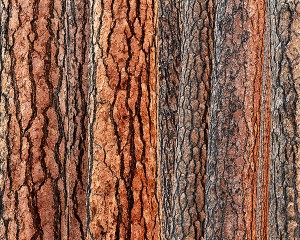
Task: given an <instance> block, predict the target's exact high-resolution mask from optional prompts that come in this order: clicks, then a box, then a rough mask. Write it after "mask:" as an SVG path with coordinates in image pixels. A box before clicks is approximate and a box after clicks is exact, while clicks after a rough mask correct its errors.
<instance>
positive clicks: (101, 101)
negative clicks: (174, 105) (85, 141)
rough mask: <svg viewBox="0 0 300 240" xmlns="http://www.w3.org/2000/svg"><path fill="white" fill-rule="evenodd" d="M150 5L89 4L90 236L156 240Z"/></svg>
mask: <svg viewBox="0 0 300 240" xmlns="http://www.w3.org/2000/svg"><path fill="white" fill-rule="evenodd" d="M155 6H156V5H155V2H153V1H147V0H136V1H120V0H114V1H109V0H105V1H91V41H92V43H91V49H90V51H91V54H90V62H91V69H90V72H91V76H90V83H89V85H90V88H89V89H90V93H89V96H90V98H89V171H88V175H89V177H88V181H89V183H88V187H89V190H88V218H87V221H88V239H159V232H160V218H159V199H160V193H159V189H158V184H157V176H158V167H157V163H156V55H155V49H156V46H155V38H154V31H155V27H156V9H155Z"/></svg>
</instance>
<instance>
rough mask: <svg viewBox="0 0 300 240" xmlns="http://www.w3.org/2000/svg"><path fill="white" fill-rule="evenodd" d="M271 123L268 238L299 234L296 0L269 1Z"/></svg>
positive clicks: (290, 237) (299, 119)
mask: <svg viewBox="0 0 300 240" xmlns="http://www.w3.org/2000/svg"><path fill="white" fill-rule="evenodd" d="M269 5H270V14H271V69H272V74H271V80H272V98H271V101H272V104H271V112H272V125H271V160H270V183H269V204H270V205H269V238H270V239H298V238H300V231H299V225H300V217H299V216H300V214H299V207H300V206H299V195H298V194H299V191H300V188H299V186H300V184H299V182H300V181H299V180H300V173H299V159H300V156H299V121H300V114H299V111H300V109H299V67H300V64H299V63H300V61H299V58H298V55H299V52H300V47H299V34H298V31H299V27H300V23H299V16H300V15H299V14H300V4H299V3H297V2H286V1H269Z"/></svg>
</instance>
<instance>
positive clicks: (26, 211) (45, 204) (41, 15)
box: [0, 0, 88, 239]
mask: <svg viewBox="0 0 300 240" xmlns="http://www.w3.org/2000/svg"><path fill="white" fill-rule="evenodd" d="M68 4H70V2H68V3H67V2H65V1H53V0H47V1H39V0H31V1H10V0H9V1H5V0H4V1H1V113H2V112H3V115H2V114H1V130H0V135H1V138H0V139H1V140H0V142H1V172H2V173H3V178H2V179H1V184H3V188H2V196H1V202H2V208H1V223H0V224H1V227H0V229H1V233H0V234H1V239H2V238H3V239H74V236H76V238H77V239H84V235H85V230H84V221H85V218H86V217H85V213H84V211H83V212H82V211H81V212H79V211H78V209H84V205H85V179H84V178H85V176H84V175H85V174H84V173H85V172H86V164H85V163H84V162H86V153H85V152H86V150H85V145H86V144H85V142H86V140H85V139H86V137H85V127H84V124H85V121H86V113H85V112H86V111H85V108H86V105H85V102H86V96H85V92H86V82H87V71H86V70H87V69H86V67H84V65H86V54H85V50H84V49H85V48H86V46H85V45H86V38H85V37H84V33H83V31H81V30H78V28H84V24H85V22H86V21H87V18H88V17H87V15H85V14H84V11H85V10H84V9H87V6H86V5H85V4H83V3H82V1H81V3H80V4H78V5H77V6H76V7H75V6H74V11H70V8H69V9H67V5H68ZM71 4H72V3H71ZM82 5H84V7H82ZM70 15H72V17H73V18H74V23H75V25H76V26H74V25H72V23H70V22H69V23H68V24H69V25H68V26H69V28H68V30H66V26H67V25H66V24H67V18H68V17H70ZM79 16H82V18H80V17H79ZM2 23H5V25H6V27H5V28H4V29H2V26H3V25H2ZM76 29H77V30H76ZM69 30H70V31H69ZM72 31H74V32H76V33H75V34H74V35H75V36H76V39H74V38H73V36H71V35H72V34H73V33H74V32H72ZM68 36H69V37H68ZM76 41H79V42H78V43H76V44H75V42H76ZM74 48H75V49H76V48H78V49H80V50H77V52H72V49H74ZM82 49H83V50H82ZM4 55H5V56H4ZM68 60H71V61H72V63H73V64H74V65H76V66H75V68H76V69H72V67H69V66H68ZM77 68H78V69H82V70H79V71H80V72H77ZM70 76H71V77H70ZM67 81H70V82H69V83H68V82H67ZM73 99H76V100H73ZM71 135H72V136H71ZM75 139H76V140H75ZM75 149H76V150H75ZM77 149H79V150H77ZM77 151H78V152H79V153H77ZM74 152H76V153H74ZM74 154H75V155H74ZM2 163H3V164H2ZM81 173H83V174H82V176H81ZM79 199H80V200H79ZM79 205H80V206H79ZM70 228H71V230H70Z"/></svg>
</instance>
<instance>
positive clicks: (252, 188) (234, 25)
mask: <svg viewBox="0 0 300 240" xmlns="http://www.w3.org/2000/svg"><path fill="white" fill-rule="evenodd" d="M264 7H265V3H264V1H252V0H250V1H247V2H244V1H218V2H217V3H216V16H215V36H214V40H215V42H214V43H215V45H214V47H215V48H214V49H215V50H214V72H213V81H212V95H211V117H210V129H209V140H208V145H209V150H208V159H207V172H206V173H207V175H206V177H207V183H206V201H205V203H206V227H205V238H206V239H255V238H256V225H255V223H256V216H255V214H256V213H255V209H256V197H257V193H256V191H257V189H256V181H257V167H258V150H259V131H260V126H259V125H260V99H261V81H262V63H263V58H262V56H263V44H264V41H263V39H264V38H263V30H264V26H263V24H261V23H263V22H264V12H265V11H264Z"/></svg>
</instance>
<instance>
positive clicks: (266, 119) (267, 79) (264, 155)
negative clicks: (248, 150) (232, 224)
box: [255, 2, 271, 239]
mask: <svg viewBox="0 0 300 240" xmlns="http://www.w3.org/2000/svg"><path fill="white" fill-rule="evenodd" d="M265 4H266V7H265V23H264V26H265V27H264V31H265V33H264V62H263V78H262V91H261V93H262V96H261V119H260V139H259V141H260V142H259V158H258V169H257V183H256V184H257V198H256V199H257V205H256V209H255V211H256V234H257V235H256V238H257V239H268V208H269V170H270V167H269V165H270V145H271V134H270V130H271V67H270V53H271V51H270V49H271V44H270V34H271V32H270V12H269V5H268V2H266V3H265Z"/></svg>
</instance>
